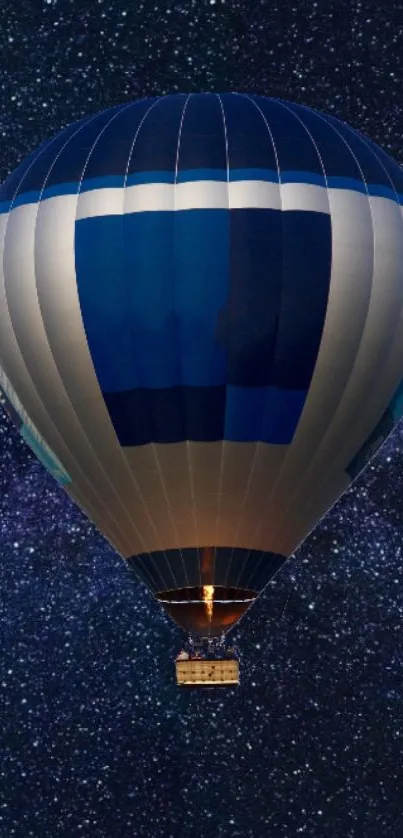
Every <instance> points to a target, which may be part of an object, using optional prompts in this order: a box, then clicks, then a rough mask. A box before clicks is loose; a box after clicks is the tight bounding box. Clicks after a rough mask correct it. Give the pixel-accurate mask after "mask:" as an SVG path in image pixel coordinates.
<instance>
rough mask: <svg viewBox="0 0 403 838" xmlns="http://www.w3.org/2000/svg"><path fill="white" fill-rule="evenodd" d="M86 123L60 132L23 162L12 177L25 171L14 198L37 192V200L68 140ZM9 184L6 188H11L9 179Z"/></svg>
mask: <svg viewBox="0 0 403 838" xmlns="http://www.w3.org/2000/svg"><path fill="white" fill-rule="evenodd" d="M86 122H88V119H85V120H81V121H80V122H78V123H75V124H74V125H70V126H69V127H68V128H66V129H65V130H64V131H61V132H60V134H57V135H56V136H55V137H53V139H51V140H49V141H48V142H46V143H44V145H43V146H41V147H40V148H39V149H38V150H37V151H36V152H35V154H33V155H31V156H30V157H29V158H28V160H26V161H25V163H24V164H23V167H20V168H19V169H17V170H16V172H14V176H15V175H16V174H17V172H18V173H19V172H20V170H22V169H25V172H24V176H23V178H22V179H21V177H18V183H17V184H16V185H17V186H18V189H17V190H16V194H15V197H17V195H22V194H24V193H27V192H35V191H37V192H38V198H39V195H40V192H41V190H42V189H43V188H44V187H45V186H47V185H48V182H49V178H50V177H51V174H52V171H51V170H52V167H53V165H54V163H55V160H56V158H57V156H58V155H59V154H60V152H61V151H62V149H63V147H64V146H65V145H66V143H67V142H68V141H69V139H70V138H71V137H72V136H73V135H74V134H75V133H76V132H77V131H80V130H81V129H82V126H83V125H85V124H86ZM9 181H10V183H9V182H8V181H7V183H6V185H7V188H8V189H10V187H11V179H10V178H9Z"/></svg>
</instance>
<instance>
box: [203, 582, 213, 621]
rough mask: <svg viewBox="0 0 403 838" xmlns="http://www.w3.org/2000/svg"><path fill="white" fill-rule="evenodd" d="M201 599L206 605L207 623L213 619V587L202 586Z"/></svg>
mask: <svg viewBox="0 0 403 838" xmlns="http://www.w3.org/2000/svg"><path fill="white" fill-rule="evenodd" d="M203 599H204V602H205V603H206V611H207V617H208V619H209V622H210V623H211V621H212V619H213V601H214V585H203Z"/></svg>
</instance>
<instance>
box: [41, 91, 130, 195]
mask: <svg viewBox="0 0 403 838" xmlns="http://www.w3.org/2000/svg"><path fill="white" fill-rule="evenodd" d="M120 108H121V106H120V107H119V108H111V109H110V110H108V111H103V112H102V113H100V114H96V115H95V116H92V117H90V119H87V120H85V122H83V123H81V126H80V125H79V126H78V127H77V126H74V127H75V131H73V132H72V133H71V135H70V136H69V137H67V138H66V145H65V147H64V148H63V151H61V153H60V156H59V157H58V158H57V160H55V163H54V166H53V167H52V171H51V172H50V174H49V178H48V181H47V186H55V185H56V184H59V183H77V184H78V183H79V181H80V180H81V177H82V176H83V174H84V173H85V166H86V163H87V159H88V156H89V153H90V151H91V149H92V148H93V145H94V143H95V142H96V140H97V138H98V137H99V136H100V135H101V132H102V131H103V129H104V128H105V126H106V125H107V124H108V123H109V122H110V121H111V120H112V119H113V117H114V115H115V114H116V113H117V112H118V111H119V110H120Z"/></svg>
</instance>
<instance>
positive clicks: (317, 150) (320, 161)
mask: <svg viewBox="0 0 403 838" xmlns="http://www.w3.org/2000/svg"><path fill="white" fill-rule="evenodd" d="M276 104H278V105H279V106H280V107H282V108H284V109H285V110H286V111H287V112H288V113H289V114H290V115H291V117H293V118H295V119H296V120H297V122H299V124H300V125H301V127H302V128H303V130H304V131H305V132H306V134H307V135H308V137H309V139H310V141H311V143H312V145H313V147H314V149H315V153H316V154H317V157H318V160H319V163H320V166H321V169H322V172H323V177H324V181H325V187H326V191H327V200H328V206H329V214H330V202H329V195H328V178H327V174H326V170H325V166H324V163H323V160H322V155H321V154H320V151H319V148H318V146H317V144H316V142H315V140H314V137H313V136H312V134H311V132H310V130H309V128H308V127H307V126H306V125H305V123H304V122H303V120H302V119H301V118H300V117H299V116H298V114H296V113H295V112H294V111H293V110H292V108H290V107H289V106H288V105H287V104H286V103H285V102H283V101H282V100H280V99H279V100H277V102H276ZM273 144H274V140H273ZM276 159H277V158H276ZM280 195H281V189H280ZM330 218H331V216H330ZM330 271H331V266H330ZM323 325H324V324H323ZM322 334H323V330H322ZM321 341H322V338H321ZM319 352H320V344H319V347H318V354H317V357H316V361H317V359H318V357H319ZM315 367H316V363H315ZM315 367H314V369H313V371H312V376H311V381H312V378H313V375H314V372H315ZM302 414H303V410H302V413H301V416H300V418H299V421H298V424H299V422H300V421H301V418H302ZM297 427H298V426H297ZM294 435H295V433H294ZM291 456H292V441H291V444H290V447H289V450H288V451H287V453H286V456H285V458H284V460H283V462H282V464H281V466H280V470H279V472H278V475H277V478H276V480H275V482H274V484H273V486H272V490H271V493H270V496H269V498H273V497H275V493H276V489H277V486H278V484H279V482H280V480H281V476H282V473H283V469H284V467H285V465H286V463H287V461H288V459H289V457H291ZM269 498H268V500H269ZM262 525H263V519H262V520H261V521H260V524H259V525H258V526H257V527H256V530H255V532H254V535H253V540H252V548H253V544H254V543H255V541H256V538H257V537H258V535H259V533H260V530H261V528H262ZM264 552H265V551H262V555H261V557H260V558H259V559H258V560H257V563H256V568H255V569H254V572H255V570H256V571H257V570H258V567H259V566H260V564H261V562H262V559H263V556H264ZM249 578H250V577H248V579H249Z"/></svg>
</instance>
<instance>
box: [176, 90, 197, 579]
mask: <svg viewBox="0 0 403 838" xmlns="http://www.w3.org/2000/svg"><path fill="white" fill-rule="evenodd" d="M191 95H192V94H191V93H189V94H188V95H187V96H186V99H185V103H184V106H183V110H182V114H181V118H180V122H179V128H178V142H177V145H176V156H175V170H174V184H173V213H174V216H173V248H174V254H173V259H174V262H175V259H176V191H177V183H178V173H179V157H180V148H181V141H182V130H183V124H184V121H185V115H186V110H187V107H188V104H189V101H190V98H191ZM172 286H173V288H172V290H173V293H174V296H175V272H173V281H172ZM177 353H178V354H177V360H178V370H180V378H181V381H180V386H179V393H180V396H179V398H180V399H182V401H183V399H184V396H183V392H182V388H183V367H182V354H181V347H180V346H179V345H178V344H177ZM183 407H184V405H183ZM183 416H184V419H185V422H186V428H185V433H186V438H185V440H184V443H185V450H186V459H187V464H188V475H189V490H190V498H191V513H192V517H193V521H194V527H195V536H196V551H197V562H198V565H199V579H200V585H201V564H200V551H199V546H200V545H199V526H198V520H197V514H196V503H195V496H194V482H193V474H192V463H191V457H190V450H189V439H188V435H189V434H188V427H187V421H186V420H187V417H186V411H185V410H183ZM175 530H176V528H175ZM178 540H179V539H178ZM178 549H179V553H180V557H181V560H182V565H183V570H184V574H185V579H186V582H187V584H188V585H189V578H188V574H187V569H186V562H185V560H184V558H183V554H182V550H181V546H180V544H178Z"/></svg>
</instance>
